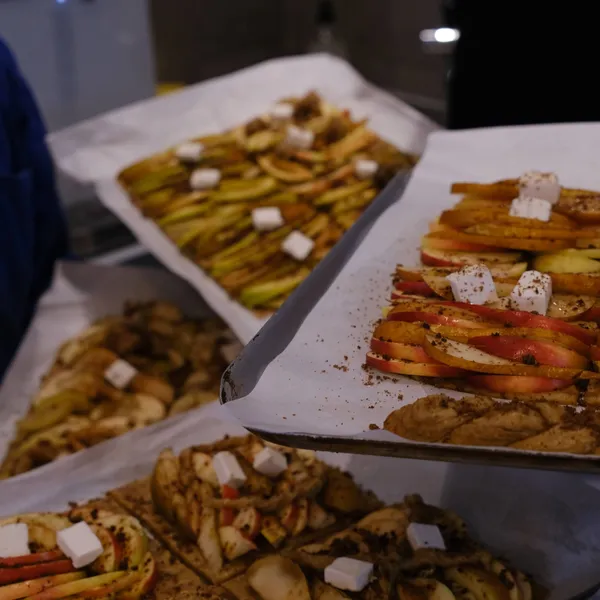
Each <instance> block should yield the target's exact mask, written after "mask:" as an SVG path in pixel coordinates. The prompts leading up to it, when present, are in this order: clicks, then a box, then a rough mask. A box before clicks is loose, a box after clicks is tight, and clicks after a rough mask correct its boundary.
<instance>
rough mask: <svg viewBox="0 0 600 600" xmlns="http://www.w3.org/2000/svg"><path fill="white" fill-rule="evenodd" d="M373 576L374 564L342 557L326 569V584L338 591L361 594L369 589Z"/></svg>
mask: <svg viewBox="0 0 600 600" xmlns="http://www.w3.org/2000/svg"><path fill="white" fill-rule="evenodd" d="M372 575H373V564H372V563H370V562H366V561H364V560H357V559H356V558H348V557H347V556H342V557H340V558H336V559H335V560H334V561H333V562H332V563H331V564H330V565H329V566H328V567H326V569H325V583H329V584H330V585H332V586H333V587H336V588H337V589H338V590H347V591H348V592H360V591H362V590H364V589H365V588H366V587H367V585H368V584H369V581H370V580H371V576H372Z"/></svg>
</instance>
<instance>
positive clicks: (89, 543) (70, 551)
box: [56, 521, 103, 569]
mask: <svg viewBox="0 0 600 600" xmlns="http://www.w3.org/2000/svg"><path fill="white" fill-rule="evenodd" d="M56 543H57V544H58V547H59V548H60V549H61V550H62V551H63V552H64V553H65V554H66V555H67V556H68V557H69V558H70V559H71V562H72V563H73V566H74V567H75V568H76V569H81V567H85V566H86V565H89V564H90V563H93V562H94V561H95V560H96V559H97V558H98V557H99V556H100V555H101V554H102V552H103V548H102V542H101V541H100V540H99V539H98V537H97V536H96V534H95V533H94V532H93V531H92V530H91V528H90V526H89V525H88V524H87V523H86V522H85V521H79V523H76V524H75V525H72V526H71V527H67V528H66V529H61V531H59V532H58V533H57V534H56Z"/></svg>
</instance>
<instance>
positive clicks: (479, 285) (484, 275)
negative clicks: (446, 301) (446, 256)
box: [446, 264, 498, 304]
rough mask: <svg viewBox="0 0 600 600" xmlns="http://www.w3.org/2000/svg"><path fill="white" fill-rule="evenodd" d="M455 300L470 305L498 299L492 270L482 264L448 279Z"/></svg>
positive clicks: (469, 267) (452, 274) (467, 268)
mask: <svg viewBox="0 0 600 600" xmlns="http://www.w3.org/2000/svg"><path fill="white" fill-rule="evenodd" d="M446 279H447V280H448V281H449V282H450V287H451V288H452V294H453V295H454V299H455V300H456V301H458V302H468V303H469V304H485V303H486V302H493V301H495V300H497V299H498V295H497V294H496V284H495V283H494V280H493V279H492V274H491V273H490V270H489V269H488V268H487V267H486V266H485V265H482V264H478V265H469V266H467V267H463V268H462V269H461V270H460V271H456V272H455V273H450V275H448V276H447V277H446Z"/></svg>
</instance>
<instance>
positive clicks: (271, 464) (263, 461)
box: [253, 447, 287, 477]
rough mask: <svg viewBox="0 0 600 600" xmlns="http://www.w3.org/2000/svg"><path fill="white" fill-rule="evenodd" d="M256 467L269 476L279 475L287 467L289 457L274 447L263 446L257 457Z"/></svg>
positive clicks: (255, 459)
mask: <svg viewBox="0 0 600 600" xmlns="http://www.w3.org/2000/svg"><path fill="white" fill-rule="evenodd" d="M253 466H254V468H255V469H256V470H257V471H258V472H259V473H262V474H263V475H266V476H267V477H277V476H278V475H281V473H283V472H284V471H285V470H286V469H287V458H286V457H285V455H283V454H282V453H281V452H277V450H273V448H269V447H266V448H263V449H262V450H261V451H260V452H259V453H258V454H257V455H256V456H255V457H254V462H253Z"/></svg>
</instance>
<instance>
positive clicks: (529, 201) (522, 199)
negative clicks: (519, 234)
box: [508, 196, 552, 222]
mask: <svg viewBox="0 0 600 600" xmlns="http://www.w3.org/2000/svg"><path fill="white" fill-rule="evenodd" d="M508 214H509V215H510V216H511V217H521V218H522V219H537V220H538V221H546V222H548V221H549V220H550V215H551V214H552V204H550V202H548V201H547V200H541V199H540V198H532V197H531V196H519V197H518V198H515V199H514V200H513V201H512V202H511V205H510V209H509V210H508Z"/></svg>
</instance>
